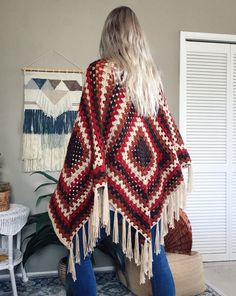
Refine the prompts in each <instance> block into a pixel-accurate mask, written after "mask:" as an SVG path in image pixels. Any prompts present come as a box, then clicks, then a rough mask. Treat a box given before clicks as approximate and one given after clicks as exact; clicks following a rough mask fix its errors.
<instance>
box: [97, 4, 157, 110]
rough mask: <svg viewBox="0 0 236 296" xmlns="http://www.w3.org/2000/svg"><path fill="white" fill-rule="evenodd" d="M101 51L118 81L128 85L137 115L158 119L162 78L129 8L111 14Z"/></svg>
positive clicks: (142, 33)
mask: <svg viewBox="0 0 236 296" xmlns="http://www.w3.org/2000/svg"><path fill="white" fill-rule="evenodd" d="M99 51H100V55H101V58H104V59H107V60H109V61H111V62H113V63H114V64H115V65H116V71H115V76H116V77H115V78H116V79H118V81H119V82H121V83H122V84H124V85H125V90H126V94H127V95H128V96H129V97H130V98H131V100H132V102H133V104H134V106H135V107H136V110H137V112H138V113H139V114H140V115H143V116H149V115H150V116H155V115H157V112H158V108H159V92H160V89H161V88H162V82H161V78H160V75H159V72H158V70H157V67H156V65H155V63H154V61H153V58H152V55H151V53H150V49H149V46H148V43H147V41H146V37H145V35H144V32H143V31H142V29H141V27H140V24H139V21H138V18H137V16H136V15H135V13H134V12H133V11H132V10H131V9H130V8H129V7H126V6H121V7H117V8H115V9H113V10H112V11H111V12H110V13H109V15H108V17H107V19H106V21H105V24H104V27H103V31H102V35H101V41H100V49H99ZM121 74H122V75H121Z"/></svg>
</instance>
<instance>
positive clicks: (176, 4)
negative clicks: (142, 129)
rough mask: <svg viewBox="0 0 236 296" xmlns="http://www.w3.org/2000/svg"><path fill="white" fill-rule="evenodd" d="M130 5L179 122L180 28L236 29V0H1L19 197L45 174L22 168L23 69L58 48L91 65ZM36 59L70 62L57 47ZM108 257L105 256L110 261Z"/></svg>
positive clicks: (2, 121) (5, 96)
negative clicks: (106, 32) (110, 23)
mask: <svg viewBox="0 0 236 296" xmlns="http://www.w3.org/2000/svg"><path fill="white" fill-rule="evenodd" d="M119 5H128V6H130V7H131V8H133V9H134V11H135V12H136V13H137V15H138V17H139V19H140V22H141V25H142V26H143V28H144V30H145V31H146V34H147V37H148V39H149V41H150V45H151V49H152V53H153V55H154V58H155V60H156V62H157V64H158V65H159V69H160V70H161V72H162V75H163V81H164V85H165V88H166V94H167V96H168V100H169V104H170V107H171V110H172V111H173V113H174V116H175V118H176V120H177V122H178V81H179V77H178V73H179V32H180V31H181V30H182V31H198V32H211V33H227V34H236V2H235V0H225V1H222V0H208V1H205V0H198V1H193V0H178V1H175V0H172V1H171V0H159V1H158V0H149V1H142V0H130V1H118V0H116V1H115V0H114V1H113V0H99V1H96V0H93V1H92V0H87V1H82V0H67V1H66V0H41V1H36V0H20V1H19V0H0V152H1V153H3V155H4V167H3V173H2V174H3V179H4V180H7V181H10V182H11V185H12V197H11V198H12V202H17V203H23V204H25V205H28V206H30V208H31V212H32V213H35V212H38V211H41V210H43V209H45V208H46V204H42V205H41V206H40V207H39V208H36V207H35V200H36V198H35V196H34V194H33V190H34V189H35V186H36V184H38V183H40V182H41V179H40V178H37V177H35V176H30V175H29V174H25V173H23V172H22V163H21V136H22V121H23V74H22V71H21V68H22V67H24V66H27V65H29V64H30V63H32V62H33V61H34V60H35V59H36V58H37V57H39V56H40V55H42V54H44V53H45V52H47V51H49V50H50V49H55V50H56V51H58V52H60V53H62V54H64V55H65V56H66V57H67V58H69V59H70V60H72V61H73V62H74V63H76V64H78V65H79V66H80V67H81V68H83V69H85V68H86V66H87V65H88V64H89V63H90V62H92V61H93V60H95V59H97V58H98V57H99V56H98V45H99V39H100V33H101V29H102V26H103V23H104V21H105V18H106V16H107V14H108V13H109V11H110V10H111V9H113V8H114V7H116V6H119ZM34 66H48V67H50V66H57V67H68V66H70V65H69V64H68V63H67V62H64V61H63V60H61V59H60V58H59V57H57V56H56V55H53V54H51V55H50V54H49V55H48V56H44V57H43V58H42V59H41V60H40V61H38V62H37V63H35V64H34ZM62 254H64V250H63V248H61V249H58V248H56V247H50V248H47V249H45V250H44V251H42V252H40V254H38V256H35V257H34V258H32V260H30V261H29V264H28V270H29V271H45V270H53V269H56V266H57V262H58V259H57V258H59V257H61V256H62ZM105 264H106V263H105Z"/></svg>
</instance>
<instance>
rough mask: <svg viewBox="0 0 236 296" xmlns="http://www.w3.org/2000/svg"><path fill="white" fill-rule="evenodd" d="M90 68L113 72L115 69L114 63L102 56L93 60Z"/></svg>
mask: <svg viewBox="0 0 236 296" xmlns="http://www.w3.org/2000/svg"><path fill="white" fill-rule="evenodd" d="M88 68H89V69H92V70H96V71H102V72H112V71H113V70H114V69H115V67H114V63H113V62H111V61H110V60H108V59H105V58H100V59H97V60H95V61H93V62H91V63H90V64H89V66H88Z"/></svg>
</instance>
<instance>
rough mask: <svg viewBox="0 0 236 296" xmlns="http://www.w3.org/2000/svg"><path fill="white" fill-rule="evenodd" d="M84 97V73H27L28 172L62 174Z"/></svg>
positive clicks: (25, 142) (25, 139)
mask: <svg viewBox="0 0 236 296" xmlns="http://www.w3.org/2000/svg"><path fill="white" fill-rule="evenodd" d="M81 93H82V74H81V73H77V72H76V73H70V72H46V71H45V72H43V71H42V72H39V71H27V70H25V71H24V125H23V157H22V158H23V162H24V171H26V172H30V171H36V170H43V171H58V170H61V168H62V166H63V161H64V158H65V153H66V149H67V145H68V141H69V138H70V135H71V130H72V127H73V124H74V121H75V118H76V114H77V111H78V108H79V103H80V98H81Z"/></svg>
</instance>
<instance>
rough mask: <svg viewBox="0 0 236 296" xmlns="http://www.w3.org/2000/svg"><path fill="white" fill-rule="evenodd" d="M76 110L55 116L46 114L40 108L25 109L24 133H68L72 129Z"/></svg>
mask: <svg viewBox="0 0 236 296" xmlns="http://www.w3.org/2000/svg"><path fill="white" fill-rule="evenodd" d="M76 117H77V111H67V112H64V113H62V114H61V115H59V116H58V117H57V118H53V117H52V116H47V115H46V114H45V113H44V112H43V111H42V110H37V109H25V111H24V125H23V133H24V134H41V135H42V134H58V135H62V134H69V133H70V132H71V131H72V128H73V126H74V123H75V120H76Z"/></svg>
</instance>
